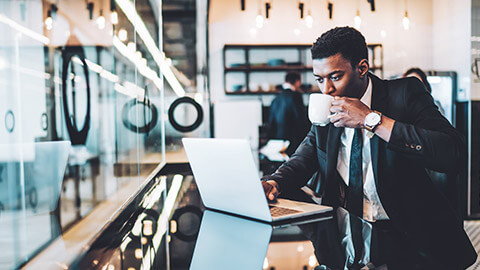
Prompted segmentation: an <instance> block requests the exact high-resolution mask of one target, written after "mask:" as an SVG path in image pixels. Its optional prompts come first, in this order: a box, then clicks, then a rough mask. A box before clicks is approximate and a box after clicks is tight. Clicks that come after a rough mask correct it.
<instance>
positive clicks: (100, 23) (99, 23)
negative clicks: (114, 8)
mask: <svg viewBox="0 0 480 270" xmlns="http://www.w3.org/2000/svg"><path fill="white" fill-rule="evenodd" d="M96 23H97V26H98V29H100V30H103V29H104V28H105V17H103V10H102V9H101V10H100V16H99V17H98V18H97V20H96Z"/></svg>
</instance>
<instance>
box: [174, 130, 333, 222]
mask: <svg viewBox="0 0 480 270" xmlns="http://www.w3.org/2000/svg"><path fill="white" fill-rule="evenodd" d="M182 141H183V145H184V147H185V151H186V153H187V157H188V160H189V162H190V166H191V168H192V171H193V175H194V176H195V181H196V183H197V186H198V189H199V191H200V196H201V197H202V200H203V203H204V205H205V207H207V208H210V209H214V210H218V211H222V212H227V213H231V214H236V215H240V216H244V217H249V218H253V219H257V220H261V221H265V222H269V223H272V222H273V223H276V222H279V221H286V220H287V221H288V220H290V219H300V218H306V217H307V216H310V215H322V214H325V213H327V212H330V211H331V210H332V208H331V207H328V206H323V205H318V204H310V203H303V202H296V201H291V200H285V199H278V200H277V201H276V202H275V203H270V204H269V203H268V202H267V199H266V197H265V193H264V191H263V187H262V184H261V182H260V180H259V179H260V176H259V171H258V170H257V168H256V166H255V162H254V159H253V155H252V152H251V150H250V144H249V142H248V141H247V140H241V139H203V138H202V139H199V138H184V139H183V140H182ZM312 218H313V217H312Z"/></svg>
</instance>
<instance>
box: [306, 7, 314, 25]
mask: <svg viewBox="0 0 480 270" xmlns="http://www.w3.org/2000/svg"><path fill="white" fill-rule="evenodd" d="M305 24H306V25H307V27H308V28H312V27H313V17H312V14H310V10H308V13H307V17H306V18H305Z"/></svg>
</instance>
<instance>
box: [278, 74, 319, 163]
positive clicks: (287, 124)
mask: <svg viewBox="0 0 480 270" xmlns="http://www.w3.org/2000/svg"><path fill="white" fill-rule="evenodd" d="M301 85H302V80H301V76H300V73H298V72H288V73H287V74H286V76H285V83H283V84H282V87H281V93H280V94H279V95H278V96H277V97H275V99H274V100H273V101H272V104H271V105H270V117H269V121H268V125H269V134H268V138H269V139H281V140H288V141H289V142H290V145H289V146H288V148H287V150H286V151H285V152H286V154H287V155H289V156H290V155H291V154H293V153H294V152H295V150H296V149H297V147H298V146H299V145H300V143H301V142H302V140H303V138H305V136H306V135H307V132H308V130H309V129H310V126H311V124H310V121H309V120H308V117H307V111H306V110H305V105H304V104H303V98H302V93H303V91H302V89H301V87H300V86H301Z"/></svg>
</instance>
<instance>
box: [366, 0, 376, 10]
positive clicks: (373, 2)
mask: <svg viewBox="0 0 480 270" xmlns="http://www.w3.org/2000/svg"><path fill="white" fill-rule="evenodd" d="M367 2H368V3H370V10H371V11H375V0H367Z"/></svg>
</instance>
